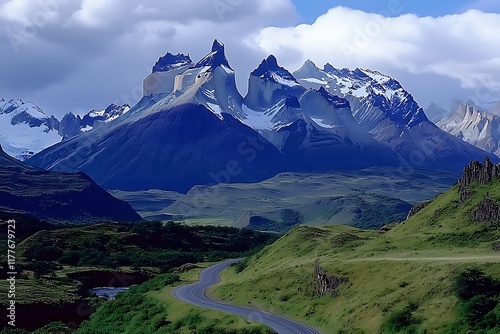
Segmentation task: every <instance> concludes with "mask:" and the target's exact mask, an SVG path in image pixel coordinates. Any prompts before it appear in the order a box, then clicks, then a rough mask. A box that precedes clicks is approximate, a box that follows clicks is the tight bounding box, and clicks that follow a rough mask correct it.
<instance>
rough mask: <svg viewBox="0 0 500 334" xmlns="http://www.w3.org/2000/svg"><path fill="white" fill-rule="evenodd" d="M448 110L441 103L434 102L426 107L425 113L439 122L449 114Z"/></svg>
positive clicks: (432, 119)
mask: <svg viewBox="0 0 500 334" xmlns="http://www.w3.org/2000/svg"><path fill="white" fill-rule="evenodd" d="M448 113H449V112H448V110H446V109H444V108H443V107H441V106H440V105H438V104H436V103H434V102H432V103H431V104H429V106H428V107H427V108H426V109H425V114H426V115H427V117H428V118H429V119H430V120H431V121H432V122H433V123H437V122H439V121H440V120H442V119H443V118H445V117H446V116H447V115H448Z"/></svg>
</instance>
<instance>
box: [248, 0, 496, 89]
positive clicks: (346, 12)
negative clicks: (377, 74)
mask: <svg viewBox="0 0 500 334" xmlns="http://www.w3.org/2000/svg"><path fill="white" fill-rule="evenodd" d="M481 2H484V3H486V2H488V1H481ZM499 30H500V14H489V13H484V12H482V11H479V10H468V11H466V12H464V13H462V14H455V15H447V16H442V17H437V18H432V17H418V16H416V15H410V14H407V15H400V16H397V17H384V16H382V15H380V14H372V13H365V12H363V11H359V10H352V9H349V8H345V7H336V8H333V9H331V10H330V11H328V13H326V14H325V15H322V16H321V17H319V18H318V19H317V20H316V22H314V23H313V24H310V25H305V24H303V25H299V26H296V27H288V28H278V27H269V28H265V29H263V30H262V31H260V32H259V33H258V34H257V35H254V36H252V37H250V38H249V39H248V40H247V45H249V46H252V45H253V46H255V47H257V48H262V49H264V50H266V51H267V52H269V53H273V54H275V55H277V56H278V57H279V58H280V59H283V60H285V62H286V63H287V65H288V66H291V67H297V66H300V64H301V63H302V62H303V61H304V60H306V59H307V58H310V59H312V60H314V61H315V62H317V63H319V64H324V63H326V62H330V63H332V64H333V65H334V66H337V67H363V68H373V69H380V70H384V71H386V72H389V73H390V74H391V73H397V74H398V75H399V76H402V77H404V78H406V79H407V80H406V81H407V82H410V81H411V79H410V78H411V77H409V74H411V75H414V78H418V77H419V76H424V75H437V76H442V77H447V78H451V79H454V80H456V81H457V82H459V83H460V85H461V87H462V88H464V89H478V88H485V89H489V90H491V91H492V92H496V93H498V90H499V89H500V58H499V55H500V43H498V36H497V33H496V32H497V31H499ZM426 88H427V89H428V90H430V89H432V90H440V89H441V90H442V91H443V93H449V92H447V91H446V90H447V88H446V87H433V88H430V87H429V85H428V84H427V85H426ZM416 89H417V88H416ZM417 90H418V89H417ZM462 94H463V93H462ZM492 95H493V94H492ZM457 97H458V96H457ZM491 97H492V98H493V96H491ZM497 98H498V96H497Z"/></svg>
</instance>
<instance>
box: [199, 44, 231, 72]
mask: <svg viewBox="0 0 500 334" xmlns="http://www.w3.org/2000/svg"><path fill="white" fill-rule="evenodd" d="M219 66H225V67H226V68H228V69H230V70H232V68H231V66H230V65H229V62H228V61H227V58H226V53H225V49H224V44H223V43H222V42H220V41H219V40H217V39H216V40H215V41H214V43H213V45H212V51H211V52H210V53H209V54H207V55H206V56H205V57H203V58H202V59H201V60H200V61H199V62H197V63H196V65H195V66H194V67H195V68H203V67H211V68H216V67H219Z"/></svg>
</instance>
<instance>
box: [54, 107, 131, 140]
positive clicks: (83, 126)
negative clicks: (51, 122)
mask: <svg viewBox="0 0 500 334" xmlns="http://www.w3.org/2000/svg"><path fill="white" fill-rule="evenodd" d="M129 110H130V106H129V105H127V104H122V105H116V104H114V103H113V104H110V105H109V106H108V107H106V108H105V109H102V110H91V111H89V112H88V113H86V114H85V115H83V117H80V115H76V116H75V115H74V114H73V113H68V114H66V115H64V117H63V118H62V119H61V122H60V125H59V135H60V136H62V137H63V140H67V139H70V138H72V137H75V136H77V135H79V134H80V133H83V132H88V131H90V130H93V129H94V128H96V127H99V126H101V125H102V124H106V123H109V122H111V121H113V120H115V119H117V118H118V117H120V116H122V115H124V114H125V113H127V112H128V111H129Z"/></svg>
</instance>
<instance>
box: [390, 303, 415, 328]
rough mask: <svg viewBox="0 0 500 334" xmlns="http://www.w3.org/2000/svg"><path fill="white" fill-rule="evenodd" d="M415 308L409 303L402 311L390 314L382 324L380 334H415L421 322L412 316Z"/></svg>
mask: <svg viewBox="0 0 500 334" xmlns="http://www.w3.org/2000/svg"><path fill="white" fill-rule="evenodd" d="M417 307H418V306H417V305H416V304H413V303H410V304H409V305H408V306H406V307H405V308H404V309H403V310H401V311H396V312H394V313H393V314H391V315H390V316H389V317H388V318H387V319H386V320H385V321H384V323H383V324H382V328H381V330H382V333H416V332H417V326H418V325H419V324H420V322H421V321H420V320H419V319H417V318H415V316H414V315H413V312H414V311H415V310H416V309H417Z"/></svg>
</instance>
